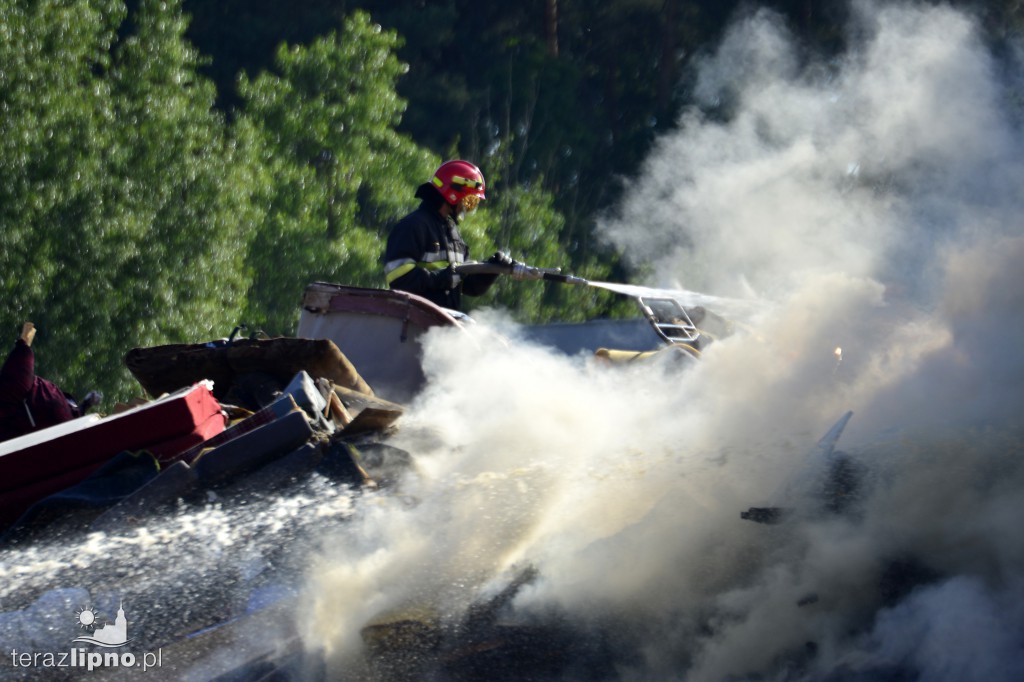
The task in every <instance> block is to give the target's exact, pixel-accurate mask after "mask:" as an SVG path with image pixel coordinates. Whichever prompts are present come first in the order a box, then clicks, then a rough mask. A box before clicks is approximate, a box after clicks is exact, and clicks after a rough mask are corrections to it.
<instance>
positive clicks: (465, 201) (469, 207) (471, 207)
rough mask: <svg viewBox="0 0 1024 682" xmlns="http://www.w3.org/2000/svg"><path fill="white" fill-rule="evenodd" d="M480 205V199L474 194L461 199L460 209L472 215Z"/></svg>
mask: <svg viewBox="0 0 1024 682" xmlns="http://www.w3.org/2000/svg"><path fill="white" fill-rule="evenodd" d="M479 205H480V197H478V196H477V195H475V194H467V195H466V196H464V197H462V208H463V209H465V211H466V213H472V212H473V211H475V210H476V207H477V206H479Z"/></svg>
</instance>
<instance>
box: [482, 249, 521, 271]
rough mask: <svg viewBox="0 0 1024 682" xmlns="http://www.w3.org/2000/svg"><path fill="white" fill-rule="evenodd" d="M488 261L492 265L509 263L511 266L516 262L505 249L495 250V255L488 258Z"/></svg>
mask: <svg viewBox="0 0 1024 682" xmlns="http://www.w3.org/2000/svg"><path fill="white" fill-rule="evenodd" d="M487 262H488V263H490V264H491V265H507V266H509V267H512V266H513V265H515V264H516V262H515V261H514V260H512V256H510V255H508V254H507V253H505V252H504V251H495V252H494V255H493V256H491V257H490V258H488V259H487Z"/></svg>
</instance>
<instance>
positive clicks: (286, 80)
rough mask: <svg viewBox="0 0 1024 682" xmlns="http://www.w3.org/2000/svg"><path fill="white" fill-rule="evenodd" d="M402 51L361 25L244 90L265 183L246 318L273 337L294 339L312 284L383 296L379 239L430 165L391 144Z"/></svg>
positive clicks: (363, 21)
mask: <svg viewBox="0 0 1024 682" xmlns="http://www.w3.org/2000/svg"><path fill="white" fill-rule="evenodd" d="M397 43H398V38H397V36H396V35H395V34H394V32H388V31H382V30H381V29H380V27H379V26H377V25H375V24H373V23H371V22H370V20H369V17H368V16H367V15H366V14H362V13H356V14H354V15H353V16H352V17H350V18H349V19H348V20H346V21H345V24H344V27H343V28H342V30H341V31H340V32H333V33H331V34H329V35H327V36H325V37H323V38H320V39H317V40H315V41H314V42H313V43H312V44H311V45H309V46H308V47H300V46H292V47H289V46H287V45H283V46H282V47H281V48H280V49H279V50H278V53H277V60H276V63H275V70H276V72H274V73H271V72H264V73H262V74H260V75H259V76H258V77H257V78H255V79H253V80H249V79H248V78H247V77H244V76H243V77H242V78H241V82H240V86H239V91H240V94H241V97H242V101H243V103H244V106H243V109H242V110H241V112H240V114H239V126H240V128H241V129H242V131H243V133H244V134H245V135H247V136H249V137H251V139H253V140H255V144H256V145H258V147H259V149H260V160H261V162H262V164H263V165H264V167H265V170H264V172H266V173H268V174H269V176H270V177H271V178H272V181H271V182H270V183H269V184H268V187H267V188H266V192H265V193H264V194H263V195H262V196H261V197H260V201H261V202H262V204H263V205H264V206H265V210H266V213H265V217H264V220H263V221H262V222H261V223H260V224H259V225H256V226H254V231H255V234H254V239H253V241H252V245H251V248H250V250H249V253H248V255H247V263H248V265H249V267H250V268H251V270H252V272H253V283H252V288H251V292H250V301H251V305H250V308H249V310H248V314H249V316H250V317H251V318H253V319H257V320H258V322H259V323H260V324H262V325H264V326H265V327H266V328H267V329H268V331H269V330H273V331H274V332H277V333H290V332H291V331H293V330H294V327H295V324H296V321H297V314H298V304H299V301H300V300H301V297H302V290H303V288H304V286H305V285H306V284H307V283H308V282H311V281H314V280H324V281H337V282H345V283H348V284H354V285H362V286H377V287H379V286H382V285H383V271H382V266H381V263H380V256H381V253H382V251H383V238H384V228H385V227H386V225H387V224H388V223H390V222H392V221H394V220H395V219H397V218H398V217H399V216H400V214H401V213H402V212H403V210H404V208H405V206H407V203H408V199H407V197H409V196H410V195H411V193H412V189H411V188H412V187H414V186H415V184H418V183H419V182H422V180H421V178H423V177H424V176H425V175H426V174H427V173H429V172H430V169H431V166H432V165H433V164H434V163H435V162H436V160H435V159H434V157H433V156H432V155H431V154H429V153H428V152H427V151H425V150H423V149H421V148H420V147H418V146H416V145H415V144H414V143H413V142H412V141H411V140H410V139H409V138H407V137H405V136H403V135H400V134H398V133H397V132H395V126H396V125H397V123H398V121H399V120H400V118H401V115H402V111H403V110H404V107H405V103H404V102H403V101H402V100H401V99H400V98H399V97H398V95H397V94H396V92H395V88H394V83H395V80H396V79H397V78H398V77H399V76H400V75H401V74H402V73H403V72H404V71H405V66H404V65H403V64H401V63H400V62H399V60H398V58H397V57H396V56H395V54H394V48H395V46H396V45H397Z"/></svg>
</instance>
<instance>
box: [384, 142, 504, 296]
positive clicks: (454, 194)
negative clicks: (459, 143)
mask: <svg viewBox="0 0 1024 682" xmlns="http://www.w3.org/2000/svg"><path fill="white" fill-rule="evenodd" d="M484 189H485V187H484V176H483V173H481V172H480V169H479V168H477V167H476V166H475V165H473V164H472V163H470V162H468V161H462V160H455V161H447V162H445V163H443V164H441V166H440V167H439V168H438V169H437V171H436V172H435V173H434V176H433V178H431V180H430V182H425V183H423V184H422V185H420V186H419V187H418V188H417V189H416V198H417V199H419V200H420V206H419V208H417V209H416V210H415V211H413V212H412V213H410V214H409V215H407V216H406V217H405V218H403V219H402V220H400V221H398V222H397V223H396V224H395V225H394V226H393V227H392V228H391V231H390V233H389V234H388V241H387V247H386V248H385V251H384V276H385V279H386V280H387V283H388V286H389V287H390V288H392V289H400V290H402V291H408V292H409V293H413V294H417V295H419V296H422V297H424V298H426V299H428V300H430V301H432V302H433V303H436V304H437V305H439V306H441V307H443V308H450V309H452V310H461V302H462V294H466V295H467V296H480V295H482V294H484V293H486V292H487V290H488V289H490V288H491V285H492V284H494V280H495V279H497V277H498V276H497V275H493V274H476V275H469V276H466V277H460V276H459V274H458V273H457V272H456V271H455V266H457V265H459V264H460V263H465V262H466V261H467V259H468V258H469V247H468V246H466V242H465V241H463V239H462V236H461V235H460V234H459V228H458V225H459V223H460V222H462V220H463V219H465V217H466V216H467V215H469V214H470V213H472V212H473V211H475V210H476V207H477V205H478V204H479V203H480V201H481V200H483V199H484V198H485V197H484ZM487 262H488V263H493V264H498V265H515V264H516V263H515V262H514V261H513V260H512V259H511V258H510V257H509V256H508V255H507V254H504V253H495V254H494V255H493V256H491V257H490V258H489V259H487Z"/></svg>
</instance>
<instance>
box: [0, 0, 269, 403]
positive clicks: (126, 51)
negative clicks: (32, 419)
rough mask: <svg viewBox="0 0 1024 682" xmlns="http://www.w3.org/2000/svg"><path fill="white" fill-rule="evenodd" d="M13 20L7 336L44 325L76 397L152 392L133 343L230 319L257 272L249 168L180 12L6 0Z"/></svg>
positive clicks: (8, 42)
mask: <svg viewBox="0 0 1024 682" xmlns="http://www.w3.org/2000/svg"><path fill="white" fill-rule="evenodd" d="M0 11H2V12H3V15H2V18H0V26H3V29H2V30H3V31H4V32H5V33H6V35H5V36H4V40H3V41H2V47H0V51H2V52H0V59H2V63H3V64H4V68H3V74H4V75H3V81H2V82H0V102H2V107H3V110H4V115H3V117H0V125H2V126H3V129H2V130H0V139H2V141H3V142H2V144H3V145H4V149H3V153H2V157H0V188H2V189H0V192H2V193H3V194H2V196H0V204H2V208H0V230H2V237H0V238H2V240H3V243H4V248H3V250H2V254H3V255H2V258H3V259H4V262H3V268H2V287H3V292H4V295H5V297H6V301H7V305H6V306H5V308H4V310H3V314H2V319H3V328H5V329H8V330H9V338H11V339H12V340H13V338H14V336H16V331H17V329H18V327H19V325H20V322H21V321H23V320H25V319H31V320H33V321H34V322H36V323H37V324H38V326H39V328H40V337H39V343H38V344H37V346H38V348H37V356H38V359H39V371H40V372H41V373H42V374H43V375H44V376H47V377H49V378H53V379H54V380H56V381H58V383H60V384H61V385H62V386H63V387H64V388H65V389H66V390H71V391H73V392H78V393H82V392H84V391H85V390H87V389H89V388H92V387H97V388H100V389H102V390H104V392H105V393H107V395H108V396H109V397H125V396H127V395H128V394H130V393H132V392H136V393H137V392H138V389H137V386H136V385H135V383H134V381H133V380H132V379H131V377H130V376H129V375H128V373H127V371H126V370H125V369H124V367H123V363H122V360H123V357H124V353H125V352H126V351H127V350H129V349H130V348H131V347H133V346H135V345H150V344H154V343H161V342H170V341H181V340H191V339H194V338H195V337H196V336H197V335H200V336H206V335H209V334H210V333H211V332H212V331H214V330H219V329H222V328H224V327H225V326H226V325H228V324H231V322H232V321H233V320H234V319H235V317H236V314H235V313H234V312H232V310H231V306H232V305H237V302H238V301H239V300H240V299H241V298H242V297H243V296H244V292H245V285H246V282H247V277H246V274H245V272H244V270H243V269H242V261H241V259H240V258H239V257H238V255H239V245H240V244H241V245H242V246H244V238H245V231H244V230H243V229H242V228H243V226H244V224H245V220H246V218H247V217H252V211H251V209H250V208H249V202H248V199H247V193H246V192H245V191H239V189H240V187H241V186H242V185H243V181H244V179H245V177H244V176H245V172H244V171H240V170H238V169H236V167H235V166H234V164H232V146H231V145H230V144H228V142H227V140H226V136H225V132H226V130H225V126H224V122H223V119H222V117H221V116H220V115H218V114H215V113H214V112H213V98H214V89H213V87H212V85H211V84H210V83H208V82H206V81H204V80H203V79H202V78H199V77H198V76H197V74H196V66H197V54H196V53H195V51H194V50H193V49H192V48H190V47H189V46H188V45H187V43H186V42H185V41H184V39H183V33H184V28H185V23H184V21H183V19H182V17H181V14H180V8H179V7H177V6H176V5H175V4H174V3H164V2H158V1H156V0H146V1H144V2H141V3H139V6H138V8H137V12H136V13H135V15H134V16H133V29H132V33H131V34H130V35H126V36H124V37H123V39H121V40H119V39H118V35H117V31H118V29H119V28H120V27H121V26H122V22H123V21H124V19H125V14H126V13H125V8H124V6H123V4H121V3H119V2H113V1H108V2H96V1H95V0H94V1H92V2H86V1H79V2H68V1H63V2H61V1H54V0H37V1H35V2H7V3H4V5H3V6H2V10H0Z"/></svg>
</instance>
